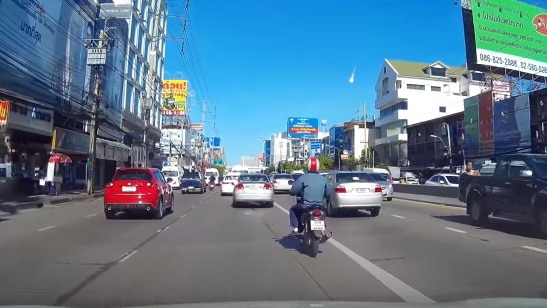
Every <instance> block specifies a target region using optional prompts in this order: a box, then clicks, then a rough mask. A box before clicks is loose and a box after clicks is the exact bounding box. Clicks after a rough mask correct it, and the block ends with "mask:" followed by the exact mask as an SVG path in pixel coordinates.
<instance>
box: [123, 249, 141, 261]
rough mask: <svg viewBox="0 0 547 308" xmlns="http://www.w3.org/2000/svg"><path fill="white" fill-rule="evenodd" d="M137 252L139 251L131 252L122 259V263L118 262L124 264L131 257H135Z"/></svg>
mask: <svg viewBox="0 0 547 308" xmlns="http://www.w3.org/2000/svg"><path fill="white" fill-rule="evenodd" d="M137 251H138V250H133V251H132V252H130V253H129V254H126V255H125V257H123V258H121V259H120V261H118V262H120V263H122V262H125V261H127V259H129V258H131V256H133V255H134V254H136V253H137Z"/></svg>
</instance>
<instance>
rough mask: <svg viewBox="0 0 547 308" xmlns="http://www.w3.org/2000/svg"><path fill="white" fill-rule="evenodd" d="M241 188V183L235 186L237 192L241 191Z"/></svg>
mask: <svg viewBox="0 0 547 308" xmlns="http://www.w3.org/2000/svg"><path fill="white" fill-rule="evenodd" d="M243 188H244V186H243V184H241V183H240V184H237V186H236V189H237V190H243Z"/></svg>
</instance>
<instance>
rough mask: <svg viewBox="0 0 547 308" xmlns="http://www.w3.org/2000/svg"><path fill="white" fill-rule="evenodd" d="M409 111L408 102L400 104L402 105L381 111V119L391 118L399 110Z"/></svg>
mask: <svg viewBox="0 0 547 308" xmlns="http://www.w3.org/2000/svg"><path fill="white" fill-rule="evenodd" d="M407 109H408V104H407V102H400V103H397V104H395V105H393V106H389V107H387V108H384V109H382V110H380V117H381V118H383V117H389V116H390V115H392V114H394V113H395V112H397V110H407Z"/></svg>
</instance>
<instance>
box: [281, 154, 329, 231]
mask: <svg viewBox="0 0 547 308" xmlns="http://www.w3.org/2000/svg"><path fill="white" fill-rule="evenodd" d="M307 169H308V173H306V174H304V175H302V176H300V177H299V178H298V179H297V180H296V182H294V183H293V185H292V188H291V190H290V191H289V194H290V195H291V196H300V197H301V198H302V199H301V200H300V201H299V202H297V203H296V204H295V205H293V206H292V207H291V209H290V213H289V218H290V224H291V228H292V233H293V234H294V233H298V226H299V224H300V216H302V213H303V211H304V210H305V209H307V208H309V207H312V206H323V199H325V198H329V197H330V194H331V190H330V189H329V182H328V181H327V179H326V178H325V177H324V176H322V175H320V174H319V159H317V158H316V157H312V158H310V159H309V160H308V166H307Z"/></svg>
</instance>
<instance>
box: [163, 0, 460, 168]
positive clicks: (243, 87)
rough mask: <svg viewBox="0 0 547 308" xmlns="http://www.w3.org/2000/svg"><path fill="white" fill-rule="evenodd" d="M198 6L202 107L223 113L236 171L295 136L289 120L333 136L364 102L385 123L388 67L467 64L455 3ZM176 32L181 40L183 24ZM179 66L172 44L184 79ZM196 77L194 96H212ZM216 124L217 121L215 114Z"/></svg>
mask: <svg viewBox="0 0 547 308" xmlns="http://www.w3.org/2000/svg"><path fill="white" fill-rule="evenodd" d="M173 2H174V1H170V3H173ZM183 2H185V1H180V3H183ZM190 5H191V7H190V16H191V21H192V24H193V36H194V37H195V38H196V40H197V42H198V43H199V58H200V59H201V61H199V62H200V63H201V65H197V64H196V66H198V67H199V70H201V71H203V75H204V76H205V77H206V83H207V89H208V90H205V89H202V91H197V92H198V93H200V92H204V93H203V94H200V95H198V97H194V99H195V100H202V99H207V100H209V101H210V102H212V103H214V104H215V106H216V114H217V116H216V127H217V130H218V135H219V136H220V137H221V138H222V143H223V146H224V147H225V151H226V155H227V162H228V163H229V164H232V165H233V164H238V163H239V162H240V156H242V155H256V154H258V153H261V152H262V142H261V136H265V137H269V135H270V134H271V133H274V132H281V131H284V130H286V123H287V118H288V117H290V116H303V117H317V118H319V119H325V120H327V121H328V123H329V124H328V125H329V126H330V125H332V124H335V123H339V122H343V121H346V120H348V119H351V118H354V117H356V116H357V113H356V112H357V110H358V109H359V108H361V106H362V104H363V101H365V102H366V103H367V105H368V108H367V109H368V114H377V112H376V110H375V109H374V99H375V92H374V86H375V83H376V78H377V76H378V73H379V71H380V68H381V65H382V61H383V59H385V58H390V59H399V60H411V61H420V62H431V63H432V62H435V61H437V60H441V61H443V62H444V63H446V64H448V65H462V64H464V63H465V54H464V38H463V26H462V17H461V8H460V7H459V6H456V5H454V1H453V0H420V1H408V0H382V1H373V0H313V1H312V0H231V1H221V0H199V1H197V0H194V1H191V4H190ZM179 12H182V9H180V10H179ZM169 26H170V27H171V30H172V31H173V33H181V30H180V25H179V24H178V23H177V22H176V21H175V22H173V20H171V22H170V23H169ZM185 48H186V50H187V53H191V52H192V51H193V50H190V51H188V48H192V45H189V46H188V45H187V46H185ZM194 57H195V58H196V60H194V62H193V63H197V62H198V61H197V57H196V56H194ZM180 58H181V56H180V53H179V52H178V49H177V48H175V44H174V43H173V42H172V41H171V42H169V41H168V50H167V56H166V71H168V72H173V71H183V72H184V71H185V69H186V68H185V66H184V65H183V64H182V63H181V59H180ZM190 63H191V62H190ZM354 66H355V67H356V68H357V72H356V77H355V83H353V84H350V83H349V82H348V78H349V76H350V75H351V71H352V70H353V68H354ZM194 71H198V70H194ZM197 75H198V72H194V73H193V74H191V73H190V74H189V75H188V74H187V76H189V78H190V84H191V87H194V88H196V87H197V86H198V85H199V84H201V85H202V88H204V87H205V86H204V85H203V84H204V82H200V83H198V82H194V81H193V80H192V77H193V78H194V79H195V78H197ZM203 96H206V97H203ZM424 108H425V106H424ZM210 109H212V107H211V108H210ZM190 112H191V118H192V121H193V122H198V121H199V118H200V114H199V112H200V107H199V106H197V104H195V103H194V104H192V106H191V109H190ZM207 118H208V121H211V120H213V117H212V115H211V114H209V115H208V117H207ZM211 126H212V123H206V127H208V128H207V129H206V134H207V135H214V131H213V130H212V129H211Z"/></svg>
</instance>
